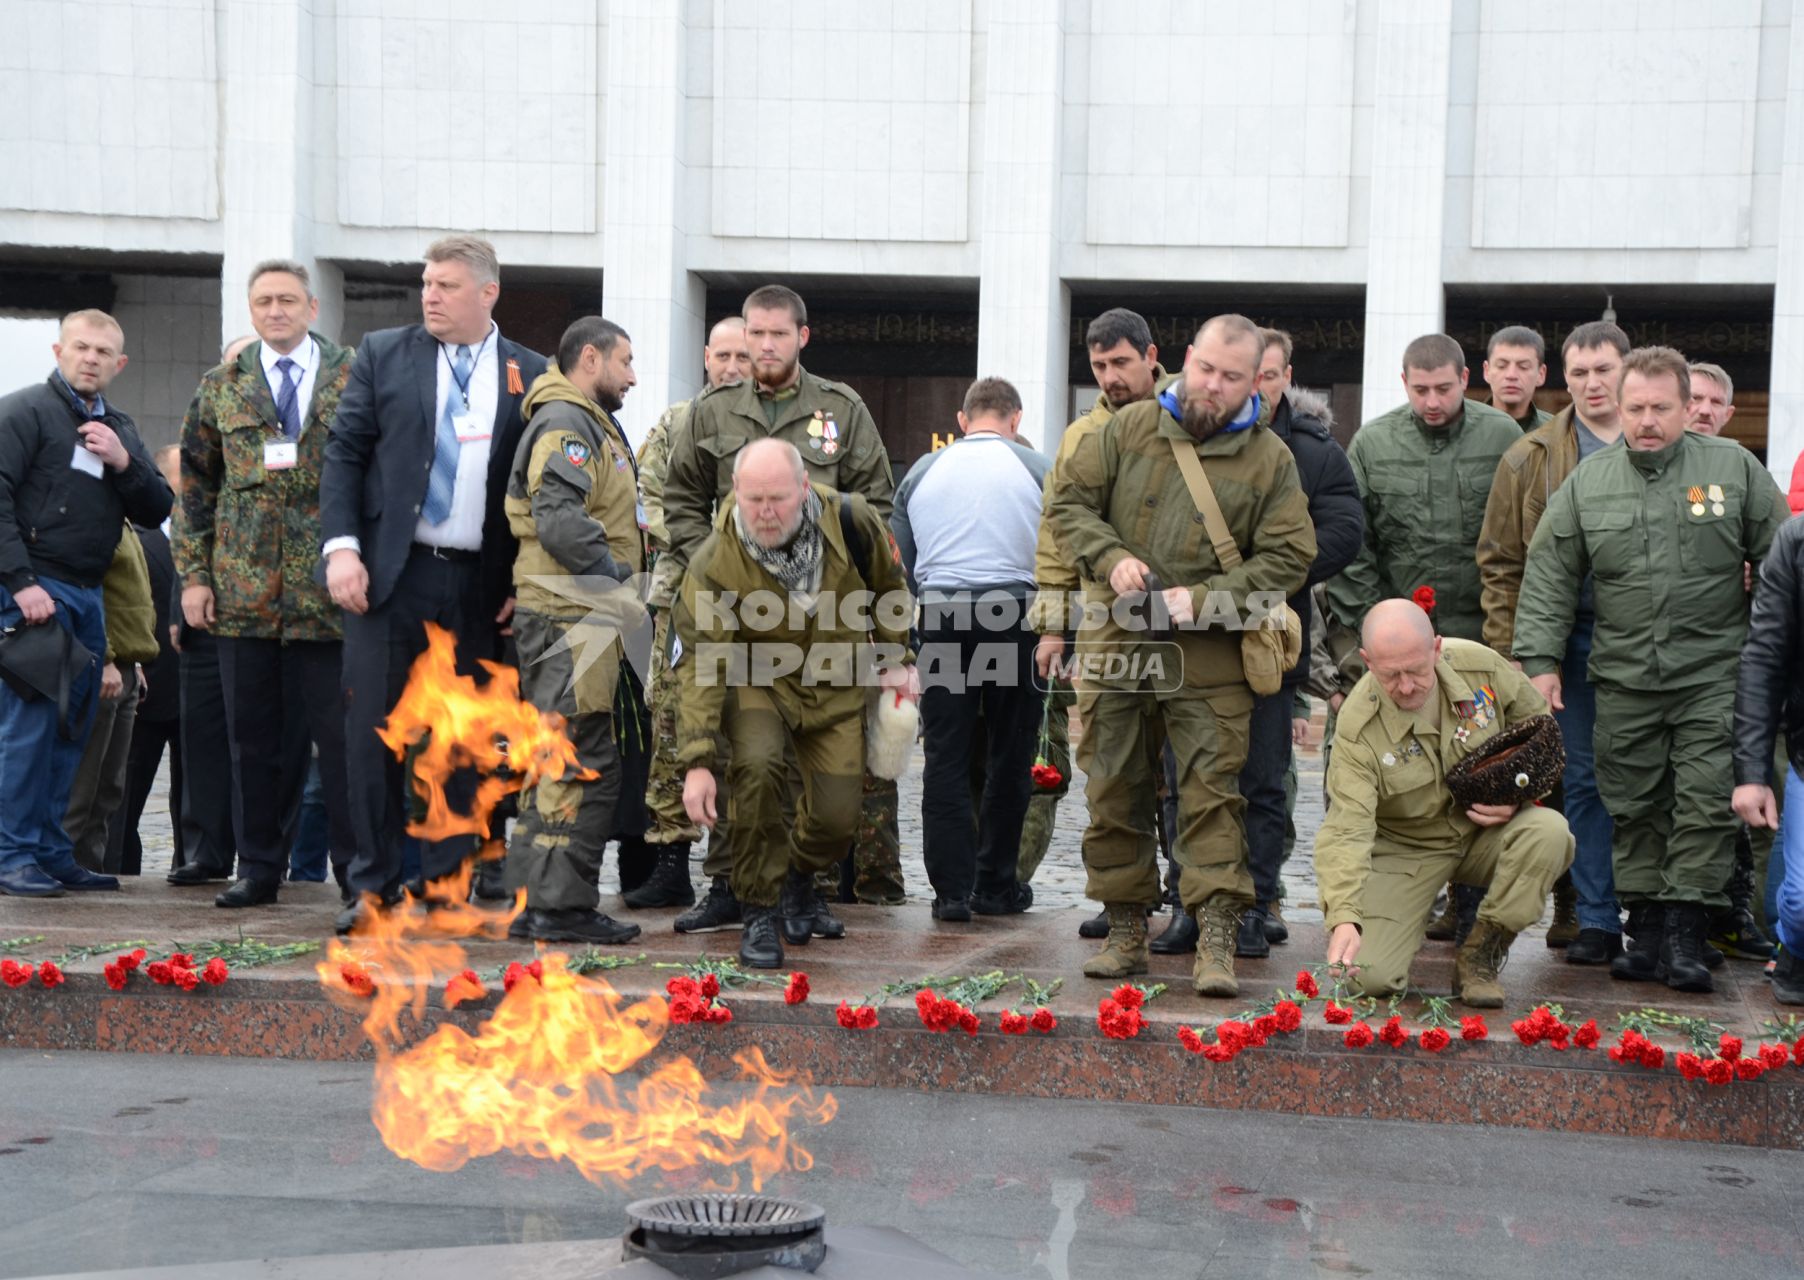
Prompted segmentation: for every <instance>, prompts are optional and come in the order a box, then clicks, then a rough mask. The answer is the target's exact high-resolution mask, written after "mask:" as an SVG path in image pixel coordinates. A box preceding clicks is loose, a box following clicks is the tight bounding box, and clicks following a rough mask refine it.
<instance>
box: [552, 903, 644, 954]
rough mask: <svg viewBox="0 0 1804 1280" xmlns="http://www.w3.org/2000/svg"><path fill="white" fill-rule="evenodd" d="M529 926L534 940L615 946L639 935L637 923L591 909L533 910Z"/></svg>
mask: <svg viewBox="0 0 1804 1280" xmlns="http://www.w3.org/2000/svg"><path fill="white" fill-rule="evenodd" d="M528 914H529V915H530V916H531V925H530V927H531V929H532V937H533V941H534V942H588V943H600V944H602V945H603V946H614V945H616V944H618V943H622V942H631V941H632V940H633V939H634V938H636V937H638V936H639V926H638V925H636V924H622V923H620V921H618V920H616V919H614V917H612V916H608V915H603V914H602V913H601V912H599V911H595V910H593V909H590V908H583V907H575V908H570V909H568V910H556V911H532V912H529V913H528Z"/></svg>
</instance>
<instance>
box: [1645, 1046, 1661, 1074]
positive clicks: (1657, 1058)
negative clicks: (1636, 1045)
mask: <svg viewBox="0 0 1804 1280" xmlns="http://www.w3.org/2000/svg"><path fill="white" fill-rule="evenodd" d="M1641 1065H1642V1066H1644V1067H1646V1068H1647V1069H1648V1070H1649V1071H1658V1070H1659V1069H1660V1068H1661V1067H1664V1066H1665V1065H1666V1050H1664V1049H1662V1048H1661V1047H1660V1046H1659V1045H1657V1044H1652V1043H1649V1044H1644V1045H1642V1046H1641Z"/></svg>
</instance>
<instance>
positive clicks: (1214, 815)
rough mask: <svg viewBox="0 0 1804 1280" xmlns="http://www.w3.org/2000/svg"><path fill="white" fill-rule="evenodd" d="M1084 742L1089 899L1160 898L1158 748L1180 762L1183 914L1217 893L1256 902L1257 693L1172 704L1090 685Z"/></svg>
mask: <svg viewBox="0 0 1804 1280" xmlns="http://www.w3.org/2000/svg"><path fill="white" fill-rule="evenodd" d="M1077 710H1078V717H1079V719H1080V720H1081V721H1082V723H1083V727H1084V732H1083V736H1082V737H1081V738H1080V739H1079V740H1078V745H1077V762H1078V765H1079V766H1080V767H1081V768H1082V769H1083V771H1084V773H1085V774H1086V775H1087V779H1088V782H1087V789H1086V791H1085V793H1084V794H1085V796H1086V798H1087V799H1088V800H1089V803H1090V826H1089V829H1088V830H1086V831H1085V832H1084V845H1083V851H1084V869H1085V871H1086V872H1088V888H1087V889H1086V890H1085V892H1086V893H1087V894H1088V895H1089V896H1090V897H1091V898H1094V899H1096V900H1097V901H1098V902H1105V903H1108V902H1118V903H1138V904H1141V905H1145V906H1150V905H1152V904H1153V903H1155V902H1157V901H1159V898H1160V896H1161V895H1160V891H1159V855H1158V848H1159V846H1158V839H1157V836H1156V835H1155V831H1156V828H1155V827H1154V826H1153V824H1154V823H1155V822H1157V821H1159V799H1158V784H1157V778H1156V775H1155V773H1154V770H1155V768H1156V767H1157V761H1158V759H1159V755H1158V752H1159V746H1160V743H1161V742H1162V741H1163V740H1164V739H1165V738H1167V737H1168V738H1169V739H1170V742H1171V747H1172V750H1173V752H1175V753H1176V756H1177V777H1178V829H1177V847H1176V848H1175V849H1174V850H1173V854H1172V856H1173V860H1174V861H1175V862H1176V863H1177V866H1178V893H1179V895H1180V897H1181V898H1182V900H1183V903H1184V909H1185V910H1186V911H1192V912H1194V911H1195V910H1196V909H1197V908H1198V907H1200V906H1201V905H1202V904H1203V903H1204V902H1205V901H1207V900H1208V899H1209V898H1211V897H1213V896H1214V895H1216V894H1218V893H1225V894H1227V895H1229V896H1230V897H1232V898H1235V899H1238V900H1239V901H1240V903H1241V905H1243V906H1251V905H1252V903H1253V878H1252V876H1251V875H1250V874H1249V873H1248V871H1247V858H1246V832H1245V829H1244V828H1243V826H1242V824H1241V814H1242V812H1243V811H1244V809H1245V807H1246V802H1245V801H1244V800H1242V799H1241V797H1240V769H1241V766H1242V765H1244V764H1245V763H1246V755H1247V719H1248V717H1249V716H1250V715H1251V714H1252V710H1253V692H1252V690H1251V689H1248V688H1246V687H1245V686H1244V685H1238V686H1234V685H1231V686H1227V687H1224V688H1219V689H1185V690H1183V691H1182V692H1181V693H1179V694H1177V695H1175V696H1173V697H1170V698H1167V699H1165V700H1163V701H1161V700H1159V699H1157V698H1155V697H1154V696H1153V695H1152V694H1150V693H1143V692H1138V691H1132V692H1123V691H1120V690H1112V689H1099V688H1095V687H1092V686H1086V687H1084V688H1083V689H1081V690H1079V692H1078V696H1077Z"/></svg>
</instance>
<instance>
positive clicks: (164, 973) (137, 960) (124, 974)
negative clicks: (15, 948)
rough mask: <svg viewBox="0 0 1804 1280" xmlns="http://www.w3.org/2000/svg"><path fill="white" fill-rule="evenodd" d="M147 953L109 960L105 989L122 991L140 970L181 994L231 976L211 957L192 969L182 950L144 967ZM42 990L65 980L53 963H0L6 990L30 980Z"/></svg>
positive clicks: (190, 958)
mask: <svg viewBox="0 0 1804 1280" xmlns="http://www.w3.org/2000/svg"><path fill="white" fill-rule="evenodd" d="M147 954H148V953H147V952H146V951H145V950H144V948H142V947H139V948H138V949H137V950H136V951H129V952H126V953H125V954H123V955H121V956H118V957H116V958H115V959H113V960H111V961H109V962H108V963H107V965H106V967H105V968H104V969H103V970H101V975H102V976H103V977H104V978H105V979H106V984H107V986H109V987H111V988H112V989H113V990H115V991H123V990H125V984H126V983H127V982H129V981H130V980H131V976H132V974H134V973H136V972H137V971H138V970H139V969H140V968H142V969H143V970H144V976H145V977H147V978H149V979H150V980H151V981H152V982H154V983H156V984H157V985H158V986H163V987H180V988H181V989H182V990H183V991H192V990H194V988H196V987H198V986H199V985H200V984H201V983H203V982H204V983H206V984H207V985H208V986H211V987H217V986H219V985H220V984H221V983H223V982H224V981H225V980H226V979H227V978H228V977H229V976H231V972H232V971H231V969H230V968H228V967H227V965H226V962H225V961H224V960H222V959H220V958H219V957H218V956H214V957H213V958H212V959H211V960H209V961H207V963H206V964H204V965H201V966H200V967H199V968H196V967H195V965H194V957H193V956H191V955H189V954H188V953H187V952H185V951H177V952H176V953H175V954H174V955H172V956H170V957H169V958H168V959H167V960H152V961H151V962H150V963H149V964H145V963H144V960H145V956H146V955H147ZM34 977H35V978H36V979H37V980H38V982H39V983H41V984H42V985H43V986H46V987H60V986H62V985H63V983H64V982H66V981H67V978H66V977H65V976H64V974H63V971H62V969H61V968H60V967H59V966H58V965H57V963H56V961H54V960H44V961H41V962H39V963H38V964H36V965H33V964H31V963H29V962H27V961H21V960H11V959H8V960H0V982H3V983H5V984H6V985H7V986H9V987H23V986H26V985H28V984H29V983H30V982H31V980H32V979H33V978H34Z"/></svg>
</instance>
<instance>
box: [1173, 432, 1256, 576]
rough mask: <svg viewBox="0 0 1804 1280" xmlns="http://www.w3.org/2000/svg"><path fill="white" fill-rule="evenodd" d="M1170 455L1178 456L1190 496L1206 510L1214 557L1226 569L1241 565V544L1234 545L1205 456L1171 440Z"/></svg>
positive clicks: (1204, 518) (1206, 520) (1179, 465)
mask: <svg viewBox="0 0 1804 1280" xmlns="http://www.w3.org/2000/svg"><path fill="white" fill-rule="evenodd" d="M1171 455H1172V457H1174V458H1176V459H1177V460H1178V470H1179V471H1181V472H1183V473H1184V484H1185V487H1187V488H1188V489H1189V490H1190V500H1191V501H1192V502H1194V503H1196V509H1197V510H1198V511H1200V512H1202V513H1203V528H1204V529H1206V530H1207V531H1208V533H1209V541H1210V543H1211V544H1212V545H1213V546H1214V547H1215V558H1216V559H1217V560H1219V561H1220V562H1221V567H1222V571H1223V572H1232V571H1233V570H1235V569H1238V568H1239V567H1240V548H1239V547H1238V546H1237V545H1235V542H1234V535H1233V534H1231V533H1229V532H1228V521H1227V518H1226V517H1225V516H1223V515H1222V513H1221V503H1219V502H1217V501H1216V500H1215V489H1214V488H1213V486H1211V485H1210V483H1209V473H1208V472H1206V471H1204V470H1203V460H1202V459H1201V458H1199V457H1197V456H1196V450H1195V449H1192V448H1191V447H1190V446H1189V445H1187V444H1184V443H1182V442H1180V441H1177V440H1173V441H1171Z"/></svg>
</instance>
